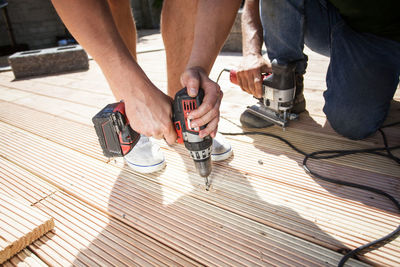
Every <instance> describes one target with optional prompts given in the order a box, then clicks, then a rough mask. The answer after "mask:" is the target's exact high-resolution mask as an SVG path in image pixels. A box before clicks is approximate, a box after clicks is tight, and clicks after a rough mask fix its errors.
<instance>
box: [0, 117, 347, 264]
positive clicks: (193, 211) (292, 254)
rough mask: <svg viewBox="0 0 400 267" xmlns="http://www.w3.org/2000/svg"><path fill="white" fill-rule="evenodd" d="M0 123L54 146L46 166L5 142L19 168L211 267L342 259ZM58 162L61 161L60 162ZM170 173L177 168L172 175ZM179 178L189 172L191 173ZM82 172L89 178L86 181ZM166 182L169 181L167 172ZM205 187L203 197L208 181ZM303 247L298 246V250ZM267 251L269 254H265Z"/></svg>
mask: <svg viewBox="0 0 400 267" xmlns="http://www.w3.org/2000/svg"><path fill="white" fill-rule="evenodd" d="M0 125H1V133H2V134H5V133H7V132H10V130H11V132H12V134H13V135H14V139H16V141H17V140H18V142H20V141H22V139H24V138H25V137H28V136H30V137H29V142H30V143H32V142H33V143H32V144H34V145H32V146H31V147H32V148H34V147H36V148H38V149H39V150H42V149H44V148H43V147H42V145H43V144H48V145H51V146H53V153H52V155H53V156H52V155H49V156H48V157H46V158H47V159H46V162H45V163H44V162H43V161H42V160H41V158H42V155H40V154H41V153H40V152H39V151H37V150H36V151H35V152H33V154H26V155H25V156H23V155H22V154H20V152H17V154H18V155H17V154H16V157H9V156H7V155H11V154H14V153H10V152H11V151H9V150H8V149H7V145H6V144H4V143H1V147H2V148H6V150H3V151H1V152H0V154H1V155H2V156H3V157H4V158H6V159H7V160H9V161H11V162H13V163H14V164H17V165H21V164H23V166H24V167H25V168H28V169H30V170H31V172H32V173H34V174H35V175H37V176H40V177H41V178H42V179H44V180H46V181H48V182H50V183H51V184H53V185H55V186H56V187H57V188H59V189H61V190H63V191H64V192H66V193H68V194H70V195H72V196H75V197H79V198H80V199H82V200H83V201H84V202H86V203H88V204H89V205H91V206H93V207H95V208H97V209H99V210H101V211H103V212H105V213H107V214H110V215H111V216H113V217H116V218H119V219H120V220H122V221H124V222H125V223H126V224H128V225H130V226H132V227H135V228H136V227H137V229H138V230H140V231H142V232H146V233H148V234H149V235H151V236H152V237H153V238H154V239H157V240H161V241H162V242H163V243H167V244H169V246H171V247H172V248H174V249H176V250H178V251H180V252H182V253H184V254H186V255H190V256H191V257H192V258H195V259H197V260H199V261H200V262H202V263H204V264H206V265H210V264H233V265H237V264H245V265H247V264H257V265H263V264H266V263H270V264H273V263H274V261H276V262H275V263H279V264H294V265H296V264H299V263H300V262H303V261H305V262H308V263H307V264H306V265H320V264H325V262H328V263H329V264H331V265H334V264H335V262H336V261H337V260H338V257H340V255H339V254H337V253H334V252H333V251H330V250H327V249H325V248H322V247H319V246H316V245H314V244H312V243H309V242H306V241H303V240H301V239H298V238H294V237H292V236H290V235H287V234H285V233H281V232H280V231H277V230H274V229H271V228H269V227H268V226H265V225H264V224H261V223H258V222H255V221H253V220H251V219H249V218H246V217H243V216H240V215H238V214H235V213H232V212H229V211H226V210H225V209H222V208H218V207H217V206H216V205H213V204H208V203H207V202H204V201H200V200H198V199H197V198H193V197H189V196H187V197H185V196H183V195H182V192H180V191H179V190H176V189H174V188H173V187H171V185H170V184H169V186H168V184H166V186H164V187H162V186H161V185H160V184H159V183H157V182H156V181H153V179H157V178H156V177H153V178H150V179H149V178H145V177H143V178H144V179H143V178H141V177H135V176H136V175H135V174H134V173H131V172H130V171H127V170H124V169H122V170H121V169H120V168H118V167H116V166H112V165H110V164H106V163H103V162H101V161H99V160H96V159H93V158H89V157H88V156H83V155H82V154H80V153H78V152H75V151H72V150H69V149H67V148H64V147H62V146H59V145H57V144H54V143H51V142H50V141H46V140H44V139H43V140H41V139H42V138H39V137H36V136H32V135H31V134H29V133H25V132H23V131H21V130H19V129H17V128H14V127H11V126H6V125H4V124H0ZM3 126H4V127H3ZM7 128H9V129H8V130H7ZM20 134H22V135H23V136H25V137H23V138H22V139H19V138H18V137H17V136H20ZM3 136H4V135H3ZM35 139H36V140H35ZM26 140H27V141H28V139H26ZM15 144H16V143H11V144H10V145H9V146H8V147H9V148H11V146H13V145H15ZM40 144H42V145H40ZM29 150H30V149H25V150H24V152H22V153H25V152H28V153H29ZM60 150H61V153H60ZM15 152H16V151H15ZM38 153H39V154H38ZM34 154H36V155H37V157H36V156H34ZM60 155H62V157H61V158H59V156H60ZM70 155H74V156H72V157H71V156H70ZM24 157H29V158H30V159H31V160H30V162H29V163H23V161H21V160H20V158H24ZM76 157H78V158H76ZM81 157H82V158H81ZM76 160H78V161H76ZM78 162H82V163H83V164H84V165H85V166H86V167H85V169H86V170H85V171H82V172H80V171H78V172H77V170H83V168H82V166H80V165H79V163H78ZM53 164H55V165H53ZM58 164H61V165H59V167H57V166H56V165H58ZM77 164H78V165H77ZM44 165H46V166H48V168H46V167H45V166H44ZM183 165H184V164H183ZM96 170H97V171H96ZM99 172H100V173H102V179H101V180H99V179H98V173H99ZM191 172H192V171H191ZM96 173H97V174H96ZM170 175H171V173H169V175H168V176H170ZM179 176H180V177H182V176H183V177H182V178H187V177H188V176H187V174H186V175H185V173H184V172H182V173H180V174H179ZM83 177H84V179H81V178H83ZM175 178H176V177H175ZM159 179H160V180H161V179H162V180H164V179H167V177H164V178H163V177H159ZM179 180H182V179H181V178H179ZM184 180H185V179H183V182H184ZM199 180H200V178H198V179H197V182H196V183H199V182H200V181H199ZM164 183H171V181H164ZM191 187H192V185H191V184H190V183H189V184H186V185H185V186H183V187H181V188H182V189H181V190H184V191H189V190H190V189H191ZM198 187H200V190H201V192H202V193H203V194H204V191H203V190H202V188H201V187H202V186H201V185H200V186H198ZM174 201H175V202H174ZM168 203H171V204H169V205H168ZM297 250H299V251H298V252H297V253H296V251H297ZM300 251H301V252H300ZM260 253H261V254H262V255H264V256H265V258H264V257H262V258H261V259H260V257H259V256H260ZM283 255H285V256H283ZM322 255H323V256H322ZM273 259H274V260H273Z"/></svg>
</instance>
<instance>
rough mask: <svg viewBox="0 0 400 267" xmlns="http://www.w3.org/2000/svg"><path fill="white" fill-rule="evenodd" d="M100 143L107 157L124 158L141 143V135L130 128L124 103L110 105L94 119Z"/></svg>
mask: <svg viewBox="0 0 400 267" xmlns="http://www.w3.org/2000/svg"><path fill="white" fill-rule="evenodd" d="M92 122H93V124H94V128H95V130H96V134H97V137H98V138H99V143H100V146H101V148H102V149H103V154H104V155H105V156H106V157H109V158H110V157H122V156H125V155H126V154H128V153H129V151H131V150H132V148H133V147H134V146H135V145H136V143H137V142H138V141H139V138H140V134H138V133H137V132H135V131H134V130H133V129H132V128H131V127H130V126H129V121H128V120H127V119H126V116H125V105H124V103H123V102H118V103H113V104H109V105H107V106H106V107H104V108H103V109H102V110H101V111H100V112H99V113H97V114H96V115H95V116H94V117H93V118H92Z"/></svg>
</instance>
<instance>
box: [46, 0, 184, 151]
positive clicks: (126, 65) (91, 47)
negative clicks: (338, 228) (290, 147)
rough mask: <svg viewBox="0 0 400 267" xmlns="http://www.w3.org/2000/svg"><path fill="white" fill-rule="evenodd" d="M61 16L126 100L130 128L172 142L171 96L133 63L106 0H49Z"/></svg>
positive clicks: (114, 87)
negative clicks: (164, 92)
mask: <svg viewBox="0 0 400 267" xmlns="http://www.w3.org/2000/svg"><path fill="white" fill-rule="evenodd" d="M52 2H53V5H54V7H55V8H56V10H57V12H58V14H59V15H60V17H61V19H62V20H63V22H64V23H65V25H66V26H67V27H68V29H69V30H70V32H71V33H72V34H73V35H74V37H75V38H76V39H77V40H78V42H79V43H80V44H81V45H82V46H83V47H84V48H85V49H86V50H87V51H88V53H89V54H91V55H92V56H93V58H94V59H95V60H96V61H97V63H98V64H99V65H100V67H101V69H102V71H103V73H104V75H105V77H106V78H107V81H108V83H109V84H110V87H111V90H112V91H113V94H114V95H115V97H116V99H117V100H120V99H123V100H124V101H125V106H126V113H127V116H128V119H129V121H130V122H131V125H132V128H133V129H135V130H136V131H138V132H139V133H142V134H145V135H147V136H154V137H156V138H162V137H163V136H164V137H165V139H166V140H167V142H168V143H170V144H171V143H174V142H175V140H176V133H175V130H174V128H173V124H172V121H171V115H172V107H171V102H170V98H169V97H168V96H166V95H165V94H163V93H162V92H161V91H160V90H158V89H157V88H156V87H155V86H154V85H153V84H152V83H151V81H150V80H149V79H148V78H147V76H146V75H145V73H144V72H143V70H142V69H141V68H140V67H139V65H138V64H137V63H136V61H135V59H134V58H133V56H132V55H131V54H130V52H129V50H128V48H127V47H126V45H125V44H124V41H123V39H122V38H121V36H120V35H119V33H118V29H117V27H116V25H115V23H114V21H113V18H112V14H111V12H110V8H109V6H108V4H107V1H106V0H85V1H80V0H52Z"/></svg>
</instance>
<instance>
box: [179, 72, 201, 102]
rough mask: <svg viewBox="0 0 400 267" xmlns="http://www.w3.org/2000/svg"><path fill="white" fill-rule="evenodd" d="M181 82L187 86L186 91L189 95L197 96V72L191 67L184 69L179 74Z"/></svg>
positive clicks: (198, 80)
mask: <svg viewBox="0 0 400 267" xmlns="http://www.w3.org/2000/svg"><path fill="white" fill-rule="evenodd" d="M181 83H182V85H183V86H184V87H186V88H187V93H188V95H189V96H191V97H195V96H197V93H198V91H199V87H200V74H199V72H198V71H196V70H193V69H188V70H186V71H185V72H184V73H183V74H182V76H181Z"/></svg>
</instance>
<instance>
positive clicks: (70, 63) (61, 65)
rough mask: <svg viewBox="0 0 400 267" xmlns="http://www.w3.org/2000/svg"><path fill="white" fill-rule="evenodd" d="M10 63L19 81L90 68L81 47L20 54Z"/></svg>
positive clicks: (66, 47)
mask: <svg viewBox="0 0 400 267" xmlns="http://www.w3.org/2000/svg"><path fill="white" fill-rule="evenodd" d="M8 61H9V63H10V66H11V68H12V71H13V72H14V76H15V78H17V79H19V78H24V77H30V76H37V75H46V74H56V73H61V72H68V71H76V70H87V69H88V68H89V60H88V56H87V54H86V52H85V51H84V50H83V48H82V47H81V46H80V45H69V46H61V47H53V48H47V49H40V50H31V51H24V52H18V53H15V54H13V55H11V56H10V57H9V58H8Z"/></svg>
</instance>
